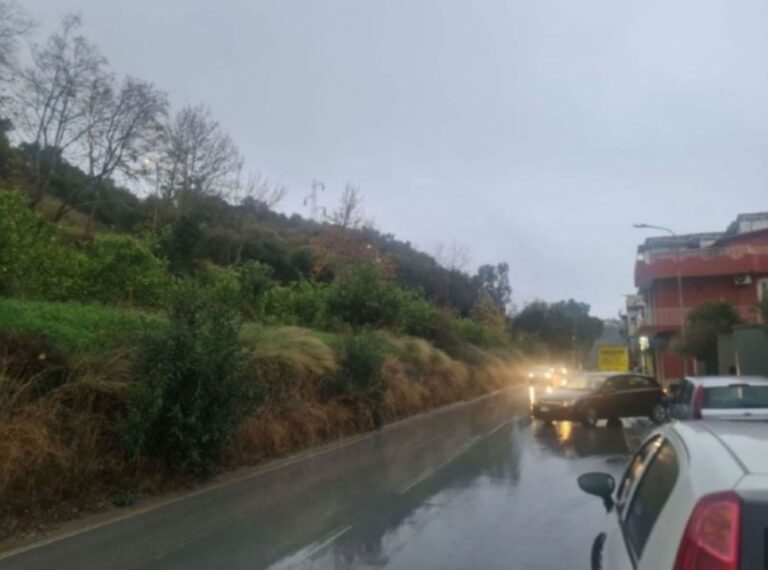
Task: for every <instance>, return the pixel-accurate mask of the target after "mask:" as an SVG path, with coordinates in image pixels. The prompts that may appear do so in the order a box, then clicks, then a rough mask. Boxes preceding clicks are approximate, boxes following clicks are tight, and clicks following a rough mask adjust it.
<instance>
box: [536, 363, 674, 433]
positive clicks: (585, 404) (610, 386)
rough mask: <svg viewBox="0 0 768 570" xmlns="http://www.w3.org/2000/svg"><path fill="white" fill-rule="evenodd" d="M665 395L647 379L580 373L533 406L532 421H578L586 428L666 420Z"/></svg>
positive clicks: (657, 385) (649, 378) (643, 377)
mask: <svg viewBox="0 0 768 570" xmlns="http://www.w3.org/2000/svg"><path fill="white" fill-rule="evenodd" d="M663 398H664V391H663V390H662V388H661V386H659V383H658V382H656V380H654V379H653V378H651V377H649V376H642V375H640V374H629V373H616V372H588V373H580V374H577V375H575V376H573V377H571V378H569V379H568V384H567V385H566V386H565V387H563V388H560V389H557V390H553V391H552V392H551V393H548V394H544V395H542V396H540V397H539V398H538V399H537V400H536V401H535V402H533V405H532V410H531V412H532V416H533V418H534V419H538V420H543V421H555V420H570V421H579V422H581V423H582V424H584V425H585V426H587V427H592V426H594V425H595V424H596V423H597V422H598V420H601V419H609V420H613V419H618V418H627V417H633V416H644V417H648V418H650V419H651V420H653V421H654V422H656V423H661V422H663V421H665V420H666V418H667V414H666V409H665V406H664V404H663Z"/></svg>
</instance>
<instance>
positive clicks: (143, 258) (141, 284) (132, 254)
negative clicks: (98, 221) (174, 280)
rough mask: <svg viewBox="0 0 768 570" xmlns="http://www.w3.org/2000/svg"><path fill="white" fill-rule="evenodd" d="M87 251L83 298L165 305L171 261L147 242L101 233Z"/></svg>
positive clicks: (85, 249) (103, 301)
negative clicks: (164, 259)
mask: <svg viewBox="0 0 768 570" xmlns="http://www.w3.org/2000/svg"><path fill="white" fill-rule="evenodd" d="M83 251H84V253H85V254H86V255H85V262H84V264H83V267H82V270H81V278H82V281H83V283H82V291H81V292H80V295H79V296H80V297H81V298H83V299H88V300H96V301H100V302H102V303H112V304H117V303H127V304H130V305H139V306H144V307H160V306H163V305H164V304H165V301H166V294H167V291H168V288H169V285H170V277H169V275H168V273H167V264H166V262H165V261H163V260H162V259H159V258H157V257H155V255H154V254H153V253H152V251H151V249H150V248H149V247H148V246H147V245H146V244H144V243H142V242H140V241H138V240H137V239H134V238H132V237H129V236H121V235H99V236H96V237H95V238H94V239H93V240H92V241H91V242H89V243H88V244H87V245H86V246H85V248H84V250H83Z"/></svg>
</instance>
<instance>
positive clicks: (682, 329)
mask: <svg viewBox="0 0 768 570" xmlns="http://www.w3.org/2000/svg"><path fill="white" fill-rule="evenodd" d="M633 226H634V227H635V228H637V229H651V230H659V231H662V232H667V233H668V234H669V235H671V236H672V239H673V241H674V243H675V269H677V306H678V311H679V312H680V336H681V337H682V340H683V343H685V315H684V314H683V276H682V273H681V271H680V240H679V239H678V235H677V234H676V233H675V232H674V231H672V230H670V229H669V228H665V227H663V226H654V225H652V224H633ZM683 370H684V372H685V375H686V376H687V375H688V358H687V357H685V356H684V357H683Z"/></svg>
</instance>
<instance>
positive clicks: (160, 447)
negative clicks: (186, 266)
mask: <svg viewBox="0 0 768 570" xmlns="http://www.w3.org/2000/svg"><path fill="white" fill-rule="evenodd" d="M238 334H239V325H238V323H237V321H236V320H235V315H234V314H233V312H232V311H231V310H228V309H226V308H223V307H222V306H221V305H219V304H217V303H211V302H210V299H207V298H206V297H205V296H204V295H203V294H202V293H201V291H200V289H199V288H198V287H196V286H195V285H194V284H191V283H185V284H183V285H182V286H180V287H179V289H178V291H177V292H176V293H175V299H174V302H173V306H172V309H171V312H170V327H169V329H168V330H167V331H165V332H161V333H159V334H157V333H152V332H149V333H148V334H147V336H146V337H145V338H144V340H143V342H142V344H141V346H140V351H139V354H138V360H137V368H138V370H137V371H138V377H139V379H140V380H139V382H138V385H137V388H136V390H135V391H134V393H133V395H132V397H131V400H130V402H129V405H128V412H127V414H126V417H125V418H124V421H123V425H122V430H121V432H122V437H123V441H124V443H125V445H126V447H127V449H128V451H129V452H131V453H133V454H134V455H135V456H139V455H141V454H144V455H147V456H149V457H152V458H154V459H156V460H159V461H160V462H161V463H163V464H165V465H166V466H167V467H168V468H170V469H171V470H173V471H176V472H180V473H189V474H194V475H200V476H205V475H208V474H210V473H211V472H213V471H214V470H215V469H216V467H217V466H218V465H219V463H220V460H221V457H222V454H223V452H224V450H225V449H226V447H227V445H228V444H229V443H230V441H231V438H232V436H233V434H234V433H235V430H236V429H237V426H238V421H239V420H240V418H241V417H242V415H243V414H244V413H245V412H246V411H247V410H248V408H249V406H250V405H251V404H252V403H253V402H254V401H255V399H256V397H257V396H258V394H257V392H256V390H255V387H256V386H257V384H255V383H253V382H251V383H249V384H246V383H245V382H244V378H243V362H244V354H243V352H242V350H241V348H240V342H239V339H238Z"/></svg>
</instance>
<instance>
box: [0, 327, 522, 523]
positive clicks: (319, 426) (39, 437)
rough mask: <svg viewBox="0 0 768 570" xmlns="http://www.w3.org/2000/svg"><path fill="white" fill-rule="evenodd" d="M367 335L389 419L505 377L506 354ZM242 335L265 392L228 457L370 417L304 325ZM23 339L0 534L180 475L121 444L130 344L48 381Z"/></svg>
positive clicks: (0, 386) (290, 448)
mask: <svg viewBox="0 0 768 570" xmlns="http://www.w3.org/2000/svg"><path fill="white" fill-rule="evenodd" d="M377 338H378V339H379V341H380V342H381V343H382V345H383V346H384V347H385V349H386V353H387V357H386V359H385V361H384V365H383V370H382V375H383V379H384V382H385V388H386V389H385V393H384V415H385V418H386V420H387V421H393V420H396V419H399V418H403V417H406V416H409V415H412V414H415V413H419V412H422V411H425V410H428V409H431V408H435V407H437V406H440V405H444V404H447V403H450V402H455V401H458V400H461V399H466V398H470V397H473V396H476V395H479V394H482V393H485V392H488V391H491V390H496V389H499V388H501V387H503V386H505V385H508V384H509V383H510V382H511V381H513V379H514V368H513V367H512V365H511V364H510V361H509V360H507V359H505V358H502V357H501V356H498V355H493V354H490V353H485V352H482V351H478V352H477V354H475V355H474V358H473V361H474V362H475V364H473V365H471V366H470V365H467V364H465V363H463V362H460V361H458V360H455V359H453V358H451V357H450V356H449V355H447V354H446V353H445V352H442V351H440V350H438V349H436V348H434V347H433V346H432V345H430V344H429V343H428V342H426V341H424V340H421V339H416V338H403V337H396V336H394V335H392V334H389V333H377ZM242 341H243V344H244V346H245V347H246V349H247V353H248V358H249V366H250V367H251V370H252V371H253V377H254V381H259V382H261V383H263V384H264V385H265V387H266V390H267V394H266V396H267V397H266V399H265V401H264V402H263V403H262V405H261V406H260V407H259V408H258V409H256V410H254V411H253V412H252V413H251V414H249V415H248V417H246V418H245V420H244V421H243V422H242V424H241V426H240V429H239V431H238V433H237V435H236V438H235V441H234V442H233V445H232V448H231V453H230V456H229V458H230V464H240V465H243V464H253V463H257V462H260V461H264V460H267V459H272V458H276V457H280V456H284V455H286V454H289V453H292V452H296V451H298V450H301V449H305V448H308V447H311V446H315V445H318V444H322V443H325V442H328V441H332V440H334V439H337V438H340V437H343V436H347V435H352V434H355V433H360V432H363V431H367V430H371V429H373V428H374V425H375V423H374V418H373V417H372V413H371V407H370V406H369V405H366V404H365V403H364V402H361V401H358V400H356V399H355V398H354V397H353V396H346V397H343V398H342V397H332V396H331V395H330V394H331V392H329V391H328V390H325V387H327V383H328V382H329V381H330V380H332V379H333V378H334V377H335V376H336V374H337V373H338V371H339V360H338V354H337V352H336V350H335V349H334V348H333V347H332V346H331V345H329V344H328V343H327V342H325V341H323V340H322V339H321V338H319V337H318V336H316V335H315V334H314V333H312V332H311V331H309V330H306V329H301V328H296V327H281V328H261V327H248V328H246V329H245V330H244V331H243V335H242ZM33 348H34V347H26V348H25V347H23V346H17V347H16V350H17V354H16V361H14V365H15V366H16V367H15V368H14V370H13V374H11V373H9V369H8V368H7V367H4V366H3V364H2V360H3V355H2V354H0V537H1V536H3V535H8V534H13V533H17V532H19V531H20V529H24V528H29V523H30V521H32V522H34V521H38V520H40V519H41V518H42V517H43V516H44V517H45V518H46V519H48V520H61V519H66V518H71V517H72V516H74V515H76V514H77V513H78V512H82V511H83V510H84V509H90V508H99V507H102V506H104V505H106V504H109V502H111V499H112V498H113V497H114V496H115V494H116V493H119V492H121V491H123V490H127V489H132V490H136V489H139V490H144V491H147V492H157V491H159V490H161V489H169V488H172V487H174V486H178V485H182V484H184V482H183V481H179V480H173V479H171V478H170V477H168V476H167V475H166V474H165V473H163V472H162V471H161V470H160V469H158V468H157V466H148V465H146V464H142V463H141V462H138V463H134V462H132V461H131V460H129V459H127V458H126V457H125V455H123V454H122V453H121V451H120V448H119V438H118V435H117V433H116V429H117V425H116V423H117V419H118V418H119V417H120V412H121V410H122V409H123V406H124V403H125V398H126V394H127V393H128V390H129V389H130V387H131V384H132V382H133V381H134V377H133V371H132V369H131V365H130V361H131V359H130V355H129V354H127V353H122V354H115V355H113V356H112V357H109V358H104V357H98V358H97V357H90V358H89V359H80V360H79V361H78V362H76V363H74V364H73V363H71V362H66V363H65V364H66V366H67V371H68V373H67V375H66V376H65V377H64V378H65V380H64V381H57V382H56V383H54V384H51V383H50V382H46V381H43V380H44V379H43V378H42V377H41V376H40V375H41V374H46V373H50V370H49V369H47V368H45V367H43V368H42V369H41V368H40V367H39V366H38V367H37V368H35V367H29V366H26V367H25V366H22V367H21V368H19V367H18V358H19V356H18V355H19V354H23V355H24V358H30V357H35V351H34V350H33ZM30 355H31V356H30ZM5 356H6V357H7V356H8V354H6V355H5ZM19 370H22V371H25V370H26V371H29V370H31V371H32V372H31V373H28V372H24V373H20V372H19ZM51 370H53V369H51ZM56 370H57V369H56ZM19 374H21V375H19Z"/></svg>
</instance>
